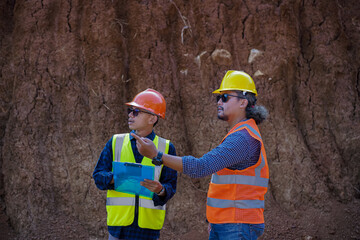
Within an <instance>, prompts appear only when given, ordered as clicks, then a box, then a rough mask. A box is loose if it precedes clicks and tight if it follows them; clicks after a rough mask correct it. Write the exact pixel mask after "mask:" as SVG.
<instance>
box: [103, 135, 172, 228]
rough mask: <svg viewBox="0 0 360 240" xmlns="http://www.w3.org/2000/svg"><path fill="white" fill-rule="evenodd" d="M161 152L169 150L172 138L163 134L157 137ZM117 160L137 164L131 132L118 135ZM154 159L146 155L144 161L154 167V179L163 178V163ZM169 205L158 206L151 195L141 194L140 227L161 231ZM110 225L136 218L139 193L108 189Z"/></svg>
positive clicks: (114, 146)
mask: <svg viewBox="0 0 360 240" xmlns="http://www.w3.org/2000/svg"><path fill="white" fill-rule="evenodd" d="M153 142H154V144H155V146H156V147H157V149H158V150H159V151H162V152H164V153H168V152H169V144H170V141H169V140H166V139H164V138H161V137H159V136H155V138H154V140H153ZM112 151H113V161H116V162H130V163H135V162H136V161H135V157H134V153H133V151H132V148H131V142H130V134H129V133H127V134H116V135H114V136H113V140H112ZM151 161H152V160H151V159H150V158H147V157H144V158H143V160H142V162H141V164H142V165H146V166H154V167H155V173H154V180H157V181H159V179H160V175H161V170H162V167H163V165H161V166H155V165H154V164H152V163H151ZM165 208H166V204H165V205H163V206H155V205H154V201H153V200H152V199H151V198H148V197H143V196H139V216H138V226H139V227H141V228H149V229H154V230H160V229H161V228H162V226H163V224H164V220H165ZM106 211H107V225H108V226H129V225H131V224H132V223H133V221H134V217H135V195H134V194H129V193H123V192H117V191H114V190H108V191H107V198H106Z"/></svg>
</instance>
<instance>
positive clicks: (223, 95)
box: [216, 93, 243, 103]
mask: <svg viewBox="0 0 360 240" xmlns="http://www.w3.org/2000/svg"><path fill="white" fill-rule="evenodd" d="M229 97H237V98H243V97H240V96H237V95H230V94H227V93H225V94H222V95H217V96H216V102H218V101H219V100H220V99H221V101H222V102H223V103H226V102H227V101H229Z"/></svg>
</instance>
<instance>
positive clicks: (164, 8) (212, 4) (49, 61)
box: [0, 0, 360, 238]
mask: <svg viewBox="0 0 360 240" xmlns="http://www.w3.org/2000/svg"><path fill="white" fill-rule="evenodd" d="M0 10H1V12H2V14H1V16H0V27H1V28H0V31H1V32H0V33H1V36H0V53H1V55H0V78H1V81H0V93H1V94H0V98H1V101H0V107H1V109H0V110H1V112H0V136H1V142H0V153H1V158H0V169H1V171H2V172H1V173H0V184H1V185H0V187H1V189H0V190H1V191H0V193H1V199H2V201H3V204H4V206H5V210H6V214H7V215H8V216H9V217H10V220H11V224H12V226H13V227H14V228H15V230H16V231H17V232H19V233H21V234H23V235H24V236H34V235H36V233H37V232H39V229H42V228H44V226H46V225H51V224H53V223H54V224H57V225H59V222H58V221H59V219H65V220H64V221H63V222H62V224H65V225H66V224H68V225H70V226H74V224H75V223H74V222H76V223H77V224H79V226H78V229H82V230H83V232H84V233H83V234H84V235H81V236H83V237H84V238H87V237H88V236H93V237H99V238H102V237H105V238H106V227H105V226H106V221H105V219H106V213H105V192H102V191H100V190H98V189H96V187H95V185H94V182H93V179H92V177H91V175H92V171H93V168H94V166H95V164H96V161H97V159H98V156H99V154H100V152H101V150H102V148H103V147H104V146H105V143H106V141H108V140H109V139H110V138H111V136H112V135H113V134H115V133H120V132H127V131H128V127H127V114H126V108H125V106H124V104H123V103H124V102H126V101H129V100H131V99H132V97H133V96H134V95H135V94H136V93H137V92H139V91H142V90H144V89H146V88H148V87H151V88H154V89H156V90H158V91H160V92H161V93H163V95H164V96H165V98H166V100H167V113H166V114H167V115H166V120H165V121H161V122H160V124H159V125H158V126H157V127H156V132H157V133H158V134H159V135H161V136H163V137H166V138H168V139H171V141H172V142H173V143H174V145H175V147H176V149H177V152H178V154H179V155H194V156H197V157H200V156H202V154H204V153H206V152H207V151H209V150H210V149H212V148H214V147H215V146H216V145H217V144H218V143H219V141H220V140H221V138H222V137H223V136H224V135H225V134H226V132H227V131H228V130H229V129H228V127H227V126H226V124H225V123H224V122H221V121H219V120H217V118H216V103H215V98H214V96H213V95H212V94H211V92H212V91H213V90H214V89H216V88H217V87H218V86H219V85H220V82H221V79H222V77H223V76H224V74H225V72H226V70H230V69H236V70H244V71H246V72H247V73H249V74H250V75H252V76H253V77H254V80H255V82H256V86H257V90H258V92H259V99H258V104H260V105H264V106H265V107H266V108H267V109H268V110H269V112H270V117H269V119H268V121H266V122H265V123H263V124H262V125H260V130H261V133H262V136H263V139H264V143H265V147H266V150H267V155H268V161H269V166H270V175H271V181H270V189H269V193H268V195H267V198H272V202H274V203H276V206H280V207H281V209H284V210H285V211H286V212H289V213H290V214H291V213H293V212H296V209H297V208H298V207H300V206H312V207H315V208H322V207H324V206H326V205H327V202H328V201H327V199H335V200H336V201H339V202H342V203H347V202H351V201H352V200H353V199H355V198H359V188H360V186H359V165H360V161H359V159H360V152H359V150H358V149H359V148H360V138H359V136H360V134H359V133H360V124H359V123H360V121H359V119H360V116H359V106H360V105H359V95H360V87H359V82H360V67H359V66H360V59H359V58H360V57H359V56H360V53H359V45H360V33H359V32H360V17H359V12H360V6H359V1H356V0H352V1H351V0H349V1H338V0H314V1H308V0H303V1H300V0H290V1H271V0H269V1H261V0H255V1H245V0H244V1H231V0H224V1H220V0H209V1H198V0H197V1H178V0H170V1H166V0H157V1H148V0H143V1H141V0H138V1H117V0H91V1H84V0H83V1H81V0H79V1H76V0H58V1H55V0H42V1H35V0H33V1H25V0H18V1H15V0H7V1H2V3H0ZM208 181H209V177H207V178H203V179H190V178H189V177H187V176H185V175H183V174H180V175H179V180H178V192H177V194H176V195H175V197H174V198H173V199H172V200H171V201H170V202H169V204H168V211H167V219H166V224H165V229H164V230H163V232H165V235H166V234H168V235H169V238H170V237H171V234H175V235H181V234H185V233H187V232H189V231H192V230H193V229H197V230H198V231H200V232H205V228H204V226H205V224H206V223H205V201H206V190H207V185H208ZM267 206H268V209H267V210H266V211H265V217H266V216H267V214H270V213H269V212H270V211H271V209H272V208H273V207H275V204H270V205H267ZM76 226H77V225H76ZM199 229H200V230H199ZM170 232H171V234H170Z"/></svg>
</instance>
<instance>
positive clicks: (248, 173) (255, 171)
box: [206, 119, 269, 224]
mask: <svg viewBox="0 0 360 240" xmlns="http://www.w3.org/2000/svg"><path fill="white" fill-rule="evenodd" d="M243 129H245V130H247V131H248V132H249V134H250V135H251V136H252V137H253V138H255V139H256V140H258V141H260V143H261V151H260V156H259V160H258V161H257V163H256V164H255V165H253V166H251V167H248V168H246V169H243V170H230V169H228V168H224V169H222V170H220V171H218V172H217V173H214V174H213V175H212V177H211V182H210V186H209V191H208V196H207V203H206V217H207V219H208V221H209V222H210V223H218V224H219V223H249V224H259V223H264V214H263V213H264V195H265V193H266V192H267V186H268V182H269V167H268V163H267V160H266V154H265V148H264V144H263V142H262V139H261V135H260V132H259V128H258V127H257V125H256V123H255V121H254V120H253V119H249V120H246V121H243V122H240V123H238V124H236V125H235V126H234V127H233V128H232V129H231V130H230V131H229V133H228V134H227V135H226V136H225V137H224V139H223V140H222V141H221V142H223V141H224V140H225V138H227V137H228V136H229V135H230V134H232V133H234V132H237V131H241V130H243Z"/></svg>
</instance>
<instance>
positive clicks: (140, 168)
mask: <svg viewBox="0 0 360 240" xmlns="http://www.w3.org/2000/svg"><path fill="white" fill-rule="evenodd" d="M113 174H114V183H115V191H117V192H124V193H130V194H135V195H140V196H144V197H149V198H152V197H153V194H154V193H153V192H151V191H150V190H149V189H147V188H145V187H143V186H141V185H140V182H142V181H144V179H150V180H154V174H155V167H153V166H144V165H141V164H139V163H128V162H113Z"/></svg>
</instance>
